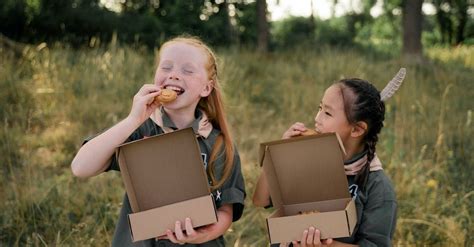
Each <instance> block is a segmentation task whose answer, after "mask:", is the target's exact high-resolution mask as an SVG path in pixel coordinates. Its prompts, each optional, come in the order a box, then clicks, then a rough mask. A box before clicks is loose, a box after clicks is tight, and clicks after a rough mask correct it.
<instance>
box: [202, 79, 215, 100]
mask: <svg viewBox="0 0 474 247" xmlns="http://www.w3.org/2000/svg"><path fill="white" fill-rule="evenodd" d="M212 83H213V81H212V80H210V81H209V82H208V83H207V84H206V85H205V86H204V88H203V89H202V91H201V97H207V96H209V94H211V92H212V89H213V88H214V86H213V85H212Z"/></svg>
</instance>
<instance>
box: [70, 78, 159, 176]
mask: <svg viewBox="0 0 474 247" xmlns="http://www.w3.org/2000/svg"><path fill="white" fill-rule="evenodd" d="M159 92H160V88H159V87H157V86H155V85H151V84H145V85H144V86H143V87H142V88H141V89H140V90H139V91H138V93H137V94H136V95H135V96H134V97H133V105H132V110H131V111H130V114H129V115H128V117H127V118H125V119H124V120H122V121H121V122H119V123H118V124H116V125H115V126H113V127H112V128H110V129H108V130H107V131H105V132H104V133H102V134H100V135H99V136H97V137H95V138H94V139H92V140H90V141H88V142H87V143H86V144H84V145H83V146H82V147H81V148H80V149H79V151H78V152H77V154H76V156H75V157H74V159H73V160H72V164H71V169H72V172H73V174H74V175H75V176H78V177H91V176H95V175H98V174H100V173H101V172H103V171H104V170H105V169H107V167H108V165H109V163H110V160H111V158H112V155H113V154H114V152H115V149H116V148H117V147H118V146H119V145H120V144H122V143H123V142H124V141H125V140H127V138H128V136H130V135H131V134H132V133H133V131H134V130H135V129H137V128H138V127H139V126H140V125H141V124H142V123H143V122H144V121H145V120H146V119H147V118H148V117H149V116H150V115H151V113H152V112H153V111H154V110H155V109H156V108H157V107H158V103H157V102H156V103H155V102H154V98H155V97H156V96H157V95H158V94H159Z"/></svg>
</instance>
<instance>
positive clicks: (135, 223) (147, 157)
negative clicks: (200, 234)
mask: <svg viewBox="0 0 474 247" xmlns="http://www.w3.org/2000/svg"><path fill="white" fill-rule="evenodd" d="M116 156H117V160H118V162H119V166H120V170H121V174H122V178H123V181H124V184H125V189H126V191H127V195H128V199H129V201H130V205H131V207H132V211H133V213H132V214H129V215H128V219H129V224H130V230H131V235H132V240H133V242H136V241H139V240H145V239H149V238H154V237H158V236H161V235H164V234H166V230H167V229H170V230H174V226H175V222H176V221H178V220H180V221H181V223H182V224H181V225H182V227H183V229H184V219H185V218H186V217H189V218H191V220H192V223H193V226H194V227H199V226H203V225H208V224H212V223H215V222H217V214H216V208H215V204H214V200H213V198H212V195H211V192H210V190H209V185H208V181H207V176H206V172H205V168H204V164H203V161H202V158H201V152H200V150H199V145H198V143H197V140H196V137H195V134H194V132H193V130H192V129H191V128H187V129H183V130H178V131H175V132H172V133H168V134H162V135H158V136H153V137H150V138H146V139H142V140H138V141H133V142H129V143H126V144H123V145H121V146H119V148H118V149H117V151H116Z"/></svg>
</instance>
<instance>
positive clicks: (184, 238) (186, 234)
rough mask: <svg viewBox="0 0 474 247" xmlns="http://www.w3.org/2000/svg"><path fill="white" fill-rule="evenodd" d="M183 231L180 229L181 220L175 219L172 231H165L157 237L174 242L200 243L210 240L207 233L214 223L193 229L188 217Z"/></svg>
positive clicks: (210, 230)
mask: <svg viewBox="0 0 474 247" xmlns="http://www.w3.org/2000/svg"><path fill="white" fill-rule="evenodd" d="M184 224H185V229H186V230H185V231H183V230H181V222H180V221H176V224H175V227H174V233H173V232H172V231H171V230H167V231H166V236H163V237H160V238H159V239H169V240H170V241H171V242H173V243H175V244H181V245H183V244H186V243H189V244H201V243H205V242H208V241H210V240H211V239H208V236H209V233H210V232H212V231H214V230H215V228H216V224H211V225H207V226H203V227H199V228H196V229H194V227H193V224H192V222H191V219H190V218H186V220H185V223H184Z"/></svg>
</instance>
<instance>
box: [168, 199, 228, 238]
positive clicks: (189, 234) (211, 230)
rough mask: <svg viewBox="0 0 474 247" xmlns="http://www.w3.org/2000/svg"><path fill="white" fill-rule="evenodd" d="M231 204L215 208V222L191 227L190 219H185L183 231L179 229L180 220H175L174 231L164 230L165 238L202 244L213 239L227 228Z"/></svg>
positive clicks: (222, 233)
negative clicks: (195, 227)
mask: <svg viewBox="0 0 474 247" xmlns="http://www.w3.org/2000/svg"><path fill="white" fill-rule="evenodd" d="M232 214H233V206H232V204H225V205H223V206H221V207H220V208H219V209H218V210H217V218H218V220H217V223H214V224H211V225H207V226H203V227H199V228H197V229H194V228H193V225H192V222H191V219H189V218H186V220H185V228H186V230H185V231H182V230H181V222H179V221H176V224H175V233H173V232H172V231H171V230H168V231H166V238H168V239H169V240H170V241H171V242H173V243H175V244H184V243H190V244H202V243H206V242H209V241H211V240H214V239H216V238H218V237H220V236H222V235H224V233H225V232H226V231H227V229H229V227H230V225H231V224H232Z"/></svg>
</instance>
